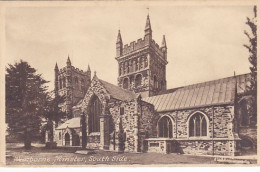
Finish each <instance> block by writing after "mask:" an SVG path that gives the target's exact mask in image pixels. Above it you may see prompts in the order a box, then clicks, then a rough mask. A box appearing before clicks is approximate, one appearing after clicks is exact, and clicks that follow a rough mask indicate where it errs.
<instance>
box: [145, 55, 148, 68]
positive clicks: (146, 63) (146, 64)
mask: <svg viewBox="0 0 260 172" xmlns="http://www.w3.org/2000/svg"><path fill="white" fill-rule="evenodd" d="M147 66H148V61H147V57H145V59H144V68H146V67H147Z"/></svg>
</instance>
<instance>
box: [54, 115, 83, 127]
mask: <svg viewBox="0 0 260 172" xmlns="http://www.w3.org/2000/svg"><path fill="white" fill-rule="evenodd" d="M67 127H68V128H79V127H80V117H77V118H72V119H70V120H68V121H66V122H64V123H63V124H61V125H60V126H58V127H57V128H56V129H57V130H61V129H65V128H67Z"/></svg>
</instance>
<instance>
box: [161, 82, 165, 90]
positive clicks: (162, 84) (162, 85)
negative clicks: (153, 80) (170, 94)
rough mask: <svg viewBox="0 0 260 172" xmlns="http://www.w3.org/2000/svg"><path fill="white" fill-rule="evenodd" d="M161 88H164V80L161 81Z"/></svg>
mask: <svg viewBox="0 0 260 172" xmlns="http://www.w3.org/2000/svg"><path fill="white" fill-rule="evenodd" d="M161 88H162V89H163V88H164V81H161Z"/></svg>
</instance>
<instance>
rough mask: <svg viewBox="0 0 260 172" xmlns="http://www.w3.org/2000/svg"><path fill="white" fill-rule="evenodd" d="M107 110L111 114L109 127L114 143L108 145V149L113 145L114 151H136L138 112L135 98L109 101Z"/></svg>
mask: <svg viewBox="0 0 260 172" xmlns="http://www.w3.org/2000/svg"><path fill="white" fill-rule="evenodd" d="M120 108H121V114H120ZM109 111H110V114H111V116H112V118H111V122H110V126H109V128H110V130H111V133H115V143H114V144H115V145H110V149H113V147H114V146H115V149H116V151H125V152H137V146H138V145H137V142H138V136H137V133H138V112H137V102H136V100H132V101H114V102H112V103H109ZM122 111H124V112H122ZM110 144H113V142H110Z"/></svg>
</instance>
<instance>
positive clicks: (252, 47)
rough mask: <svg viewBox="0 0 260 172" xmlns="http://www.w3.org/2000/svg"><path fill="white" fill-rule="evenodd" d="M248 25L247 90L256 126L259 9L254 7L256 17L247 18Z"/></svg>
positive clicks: (250, 112) (251, 113) (246, 33)
mask: <svg viewBox="0 0 260 172" xmlns="http://www.w3.org/2000/svg"><path fill="white" fill-rule="evenodd" d="M246 24H247V25H248V26H249V28H250V30H251V33H248V32H247V31H244V33H245V35H246V36H247V37H248V40H249V44H248V45H247V44H245V45H244V47H246V48H247V49H248V51H249V58H248V60H249V62H250V64H251V66H250V75H251V79H250V84H249V85H248V87H247V88H246V93H247V94H248V95H251V99H250V100H251V101H250V102H249V115H250V116H252V122H253V123H254V124H256V119H257V8H256V6H254V17H253V18H252V19H250V18H248V17H247V21H246Z"/></svg>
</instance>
